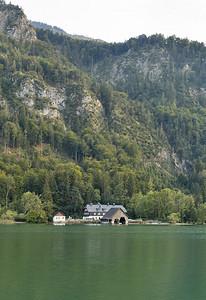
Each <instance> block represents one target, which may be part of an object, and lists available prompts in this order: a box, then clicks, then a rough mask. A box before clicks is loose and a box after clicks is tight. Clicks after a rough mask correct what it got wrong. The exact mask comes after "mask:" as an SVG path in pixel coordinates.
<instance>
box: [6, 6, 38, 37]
mask: <svg viewBox="0 0 206 300" xmlns="http://www.w3.org/2000/svg"><path fill="white" fill-rule="evenodd" d="M14 8H15V9H11V7H10V6H8V8H6V7H5V6H4V9H1V8H0V33H3V34H6V35H7V36H9V37H11V38H15V39H17V40H21V39H23V40H31V41H32V40H36V39H37V37H36V31H35V29H34V28H33V27H32V26H31V25H30V24H29V22H28V20H27V18H26V16H25V15H24V13H23V11H22V10H21V9H20V8H17V7H15V6H14Z"/></svg>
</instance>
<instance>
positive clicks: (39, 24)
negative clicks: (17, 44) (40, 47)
mask: <svg viewBox="0 0 206 300" xmlns="http://www.w3.org/2000/svg"><path fill="white" fill-rule="evenodd" d="M29 23H30V24H31V25H32V26H33V27H34V28H42V29H45V30H47V29H48V30H51V31H52V32H53V33H59V34H63V35H67V36H69V37H72V38H74V39H79V40H87V41H97V42H103V41H102V40H100V39H92V38H90V37H88V36H83V35H78V34H69V33H67V32H66V31H64V30H63V29H61V28H59V27H57V26H51V25H48V24H46V23H42V22H36V21H31V20H30V21H29Z"/></svg>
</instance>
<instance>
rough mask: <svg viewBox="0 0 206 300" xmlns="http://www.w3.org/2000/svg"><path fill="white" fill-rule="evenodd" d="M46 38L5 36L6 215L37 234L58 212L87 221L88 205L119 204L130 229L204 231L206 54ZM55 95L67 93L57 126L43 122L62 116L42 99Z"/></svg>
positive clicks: (1, 177)
mask: <svg viewBox="0 0 206 300" xmlns="http://www.w3.org/2000/svg"><path fill="white" fill-rule="evenodd" d="M2 5H3V6H2ZM4 5H5V3H4V2H3V1H2V2H1V6H2V7H1V9H4ZM9 9H13V6H12V5H9ZM20 11H21V10H20ZM37 35H38V38H39V40H37V41H33V42H29V41H26V42H22V41H16V40H13V39H10V38H7V37H6V36H5V35H0V136H1V137H0V204H1V206H2V209H3V212H2V213H5V215H7V214H9V211H16V212H18V214H24V216H26V220H27V222H33V223H39V222H46V221H47V220H48V219H49V220H51V213H52V211H53V210H60V211H62V212H64V213H65V214H66V216H69V215H71V216H75V217H79V216H81V211H82V208H83V206H84V205H85V204H87V203H89V202H93V203H98V202H101V203H107V202H110V203H111V202H115V203H117V204H122V205H124V206H125V207H126V208H127V210H128V214H129V217H131V218H144V219H164V220H165V219H166V218H169V219H170V220H171V222H174V220H177V217H179V218H180V221H181V222H196V221H197V220H198V222H199V223H204V222H205V219H204V203H205V202H206V155H205V128H206V121H205V120H206V118H205V117H206V115H205V99H206V96H205V79H206V75H205V70H206V68H205V61H206V51H205V49H206V48H205V47H204V45H203V44H200V43H197V42H189V41H188V40H187V39H183V40H181V39H178V38H176V37H175V36H173V37H169V38H167V39H165V38H164V37H163V36H162V35H153V36H151V37H146V36H145V35H142V36H140V37H138V38H132V39H130V40H129V41H127V42H125V43H118V44H108V43H98V42H95V41H83V40H77V39H76V40H75V39H72V38H70V37H66V36H63V35H58V34H54V33H52V32H51V31H49V30H46V31H45V30H42V29H38V30H37ZM83 71H84V72H87V74H88V75H86V74H85V73H83ZM116 75H118V76H116ZM89 77H91V78H90V79H89ZM27 84H28V86H29V87H28V88H27ZM25 86H26V89H27V91H28V95H26V94H24V95H23V97H21V96H22V93H21V91H22V88H23V87H24V88H25ZM45 87H48V88H49V89H50V90H51V91H52V90H53V88H55V89H58V90H60V91H65V102H64V103H63V105H62V108H61V109H60V111H59V112H58V113H59V116H58V117H52V116H49V115H44V110H47V109H48V108H49V109H51V106H52V101H51V99H50V98H48V97H47V96H48V95H45V96H39V94H38V91H39V90H44V89H45ZM30 89H31V90H30ZM33 89H34V91H32V90H33ZM30 94H31V95H30ZM32 95H33V96H32ZM31 96H32V97H31ZM30 97H31V98H32V99H33V101H34V105H33V107H31V106H30V104H31V103H30ZM90 97H91V98H92V101H93V104H92V103H89V100H88V99H90ZM84 110H85V111H86V113H84ZM100 119H101V120H100ZM17 218H18V216H17ZM19 218H20V216H19ZM21 218H22V219H24V217H23V215H21Z"/></svg>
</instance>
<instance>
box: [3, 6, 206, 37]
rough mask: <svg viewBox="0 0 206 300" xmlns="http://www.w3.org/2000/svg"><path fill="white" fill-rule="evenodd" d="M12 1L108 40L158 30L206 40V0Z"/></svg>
mask: <svg viewBox="0 0 206 300" xmlns="http://www.w3.org/2000/svg"><path fill="white" fill-rule="evenodd" d="M9 2H10V1H8V0H6V3H9ZM11 3H12V4H15V5H17V4H18V5H19V6H20V7H22V8H23V10H24V12H25V14H26V15H27V17H28V19H30V20H32V21H39V22H43V23H47V24H49V25H52V26H58V27H60V28H62V29H64V30H65V31H66V32H68V33H70V34H79V35H85V36H88V37H92V38H99V39H102V40H104V41H107V42H123V41H125V40H128V39H129V38H130V37H137V36H139V35H141V34H146V35H151V34H155V33H162V34H164V35H165V37H167V36H170V35H176V36H177V37H180V38H185V37H187V38H189V39H190V40H197V41H200V42H206V1H205V0H11Z"/></svg>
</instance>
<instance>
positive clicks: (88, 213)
mask: <svg viewBox="0 0 206 300" xmlns="http://www.w3.org/2000/svg"><path fill="white" fill-rule="evenodd" d="M111 208H121V210H122V211H123V212H124V213H127V210H126V209H125V208H124V206H122V205H115V203H113V204H112V205H110V204H109V203H108V204H105V205H104V204H100V203H99V204H92V203H91V204H87V205H86V206H85V207H84V209H83V219H84V220H87V221H97V220H101V218H103V217H104V215H105V214H106V213H107V212H108V211H109V210H110V209H111Z"/></svg>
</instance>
